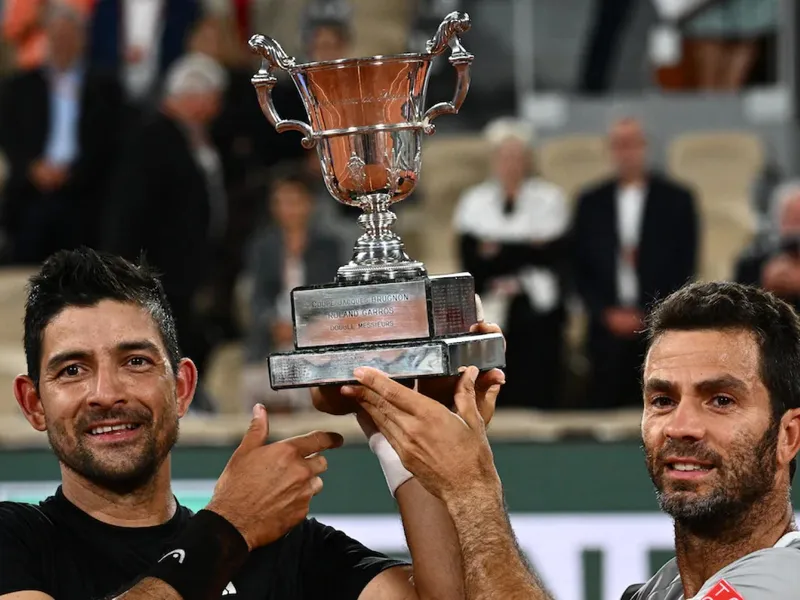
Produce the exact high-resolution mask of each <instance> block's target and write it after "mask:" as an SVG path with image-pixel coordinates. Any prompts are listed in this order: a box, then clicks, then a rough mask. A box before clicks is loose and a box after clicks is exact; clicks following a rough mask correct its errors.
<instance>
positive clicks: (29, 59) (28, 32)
mask: <svg viewBox="0 0 800 600" xmlns="http://www.w3.org/2000/svg"><path fill="white" fill-rule="evenodd" d="M95 2H96V0H5V3H4V6H3V38H4V40H5V41H6V42H7V43H8V44H9V45H10V46H11V47H12V48H13V53H14V65H15V66H16V67H17V68H18V69H20V70H28V69H37V68H39V67H41V66H42V63H44V61H45V59H46V58H47V33H46V32H45V24H44V21H45V15H46V13H47V8H48V5H53V4H66V5H68V6H71V7H73V8H75V9H76V10H78V11H80V12H81V13H82V14H83V15H84V16H85V17H88V16H89V15H90V14H91V12H92V9H93V8H94V4H95Z"/></svg>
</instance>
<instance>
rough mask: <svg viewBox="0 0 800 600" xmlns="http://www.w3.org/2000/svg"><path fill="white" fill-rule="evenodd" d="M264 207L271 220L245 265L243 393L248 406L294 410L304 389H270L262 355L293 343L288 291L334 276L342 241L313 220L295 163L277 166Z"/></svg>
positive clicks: (304, 405)
mask: <svg viewBox="0 0 800 600" xmlns="http://www.w3.org/2000/svg"><path fill="white" fill-rule="evenodd" d="M269 208H270V212H271V216H272V223H271V224H270V225H269V226H268V227H266V228H265V229H263V230H262V231H259V232H257V233H256V236H255V238H254V239H253V241H252V245H251V247H250V253H249V257H248V266H247V270H246V276H247V277H248V278H250V281H251V282H252V286H253V287H252V295H251V298H250V307H249V308H250V319H249V324H248V328H249V331H248V332H247V335H246V342H245V345H246V347H245V362H246V364H245V368H244V370H243V374H242V376H243V380H242V395H243V400H244V402H245V407H244V408H245V409H246V410H247V411H249V410H251V409H252V407H253V405H254V404H255V403H257V402H261V403H263V404H265V405H266V406H267V408H269V409H270V411H271V412H273V413H274V412H277V411H285V412H293V411H297V410H305V409H311V408H312V406H311V397H310V395H309V393H308V390H306V389H300V390H282V391H279V392H276V391H274V390H272V388H270V386H269V374H268V371H267V362H266V360H267V357H268V356H269V354H271V353H272V352H280V351H286V350H291V349H292V348H293V329H292V309H291V303H290V296H289V293H290V292H291V290H292V289H293V288H295V287H299V286H306V285H312V284H319V283H327V282H330V281H333V278H334V277H335V276H336V270H337V269H338V268H339V266H341V264H342V261H341V251H340V246H341V244H340V242H339V241H338V240H337V239H336V238H335V237H334V236H331V235H330V234H328V233H326V232H325V230H324V229H322V228H315V227H313V226H312V224H311V215H312V213H313V210H314V197H313V195H312V192H311V188H310V186H309V183H308V180H307V178H306V177H305V176H304V174H303V171H302V169H301V168H300V167H294V166H292V167H285V168H283V169H282V170H280V171H278V172H276V174H275V176H274V177H273V179H272V182H271V186H270V199H269Z"/></svg>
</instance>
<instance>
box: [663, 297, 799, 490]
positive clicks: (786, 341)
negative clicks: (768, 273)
mask: <svg viewBox="0 0 800 600" xmlns="http://www.w3.org/2000/svg"><path fill="white" fill-rule="evenodd" d="M701 329H712V330H718V331H719V330H721V331H725V330H729V331H736V330H743V331H748V332H750V333H752V334H753V335H754V336H755V338H756V341H757V342H758V347H759V354H760V356H759V370H760V375H761V380H762V381H763V383H764V387H766V388H767V392H768V393H769V399H770V403H771V405H772V419H773V422H774V423H777V422H779V421H780V419H781V417H782V416H783V415H784V413H785V412H786V411H787V410H790V409H793V408H798V407H800V318H798V316H797V313H795V311H794V309H793V308H792V307H791V306H790V305H789V304H787V303H786V302H784V301H783V300H781V299H780V298H778V297H776V296H775V295H773V294H771V293H770V292H767V291H764V290H762V289H759V288H757V287H753V286H748V285H742V284H739V283H731V282H710V283H692V284H689V285H686V286H685V287H683V288H681V289H680V290H678V291H677V292H674V293H673V294H671V295H670V296H667V297H666V298H665V299H664V300H663V301H661V303H659V304H657V305H656V306H655V308H654V309H653V310H652V311H651V312H650V314H649V315H648V317H647V338H648V345H649V346H652V344H653V342H654V341H655V340H656V339H657V338H658V337H659V336H660V335H661V334H663V333H665V332H667V331H697V330H701ZM795 468H796V462H795V460H792V462H791V465H790V475H791V477H792V478H794V472H795Z"/></svg>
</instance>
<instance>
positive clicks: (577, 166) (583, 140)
mask: <svg viewBox="0 0 800 600" xmlns="http://www.w3.org/2000/svg"><path fill="white" fill-rule="evenodd" d="M537 167H538V170H539V173H540V174H541V175H542V177H543V178H544V179H546V180H548V181H550V182H552V183H555V184H556V185H558V186H560V187H561V189H563V190H564V192H565V193H566V194H567V197H568V198H569V199H570V200H572V201H574V200H575V198H576V197H577V196H578V194H579V193H580V192H581V190H583V189H585V188H586V187H588V186H590V185H592V184H593V183H596V182H598V181H600V180H602V179H604V178H606V177H610V176H611V174H612V165H611V160H610V158H609V155H608V149H607V144H606V141H605V139H604V138H603V137H602V136H599V135H570V136H563V137H556V138H551V139H549V140H545V141H543V142H542V143H541V145H540V146H539V149H538V151H537Z"/></svg>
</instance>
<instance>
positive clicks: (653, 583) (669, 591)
mask: <svg viewBox="0 0 800 600" xmlns="http://www.w3.org/2000/svg"><path fill="white" fill-rule="evenodd" d="M673 592H675V595H673ZM652 594H656V595H655V596H652ZM651 597H654V598H663V599H665V600H672V599H673V598H675V599H677V598H682V597H683V586H682V585H681V579H680V576H679V574H678V563H677V562H676V560H675V559H674V558H673V559H671V560H669V561H667V563H665V564H664V566H663V567H661V568H660V569H659V570H658V571H657V572H656V574H655V575H653V576H652V577H651V578H650V580H649V581H648V582H647V583H645V584H644V585H643V586H642V587H641V588H639V591H638V592H636V593H635V594H634V595H633V599H632V600H649V599H650V598H651Z"/></svg>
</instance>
